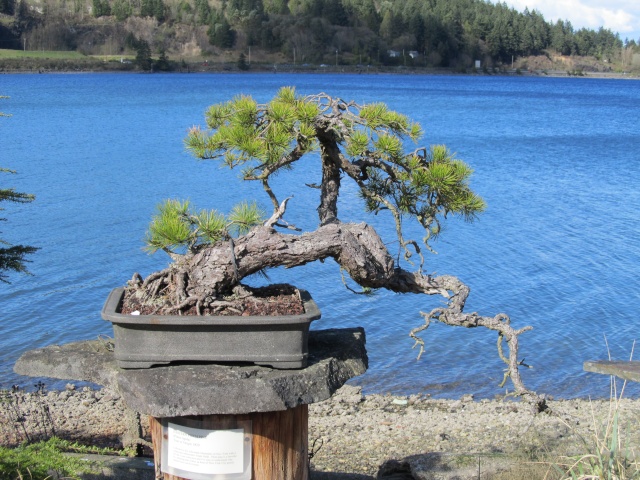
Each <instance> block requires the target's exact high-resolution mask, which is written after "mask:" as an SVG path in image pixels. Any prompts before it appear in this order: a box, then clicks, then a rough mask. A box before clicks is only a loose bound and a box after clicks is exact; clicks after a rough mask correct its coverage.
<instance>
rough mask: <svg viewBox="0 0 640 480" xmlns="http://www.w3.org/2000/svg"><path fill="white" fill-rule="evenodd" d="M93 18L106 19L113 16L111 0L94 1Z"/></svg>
mask: <svg viewBox="0 0 640 480" xmlns="http://www.w3.org/2000/svg"><path fill="white" fill-rule="evenodd" d="M92 13H93V16H94V17H96V18H98V17H105V16H108V15H111V7H110V6H109V0H93V10H92Z"/></svg>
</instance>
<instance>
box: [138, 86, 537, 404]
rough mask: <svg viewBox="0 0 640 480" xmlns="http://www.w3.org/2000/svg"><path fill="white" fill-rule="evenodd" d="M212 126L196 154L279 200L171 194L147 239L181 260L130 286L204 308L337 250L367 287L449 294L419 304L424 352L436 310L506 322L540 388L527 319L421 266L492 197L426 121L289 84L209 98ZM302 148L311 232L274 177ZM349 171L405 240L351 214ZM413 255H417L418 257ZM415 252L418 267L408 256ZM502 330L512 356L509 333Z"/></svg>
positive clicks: (467, 320)
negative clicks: (308, 161) (450, 219)
mask: <svg viewBox="0 0 640 480" xmlns="http://www.w3.org/2000/svg"><path fill="white" fill-rule="evenodd" d="M206 122H207V129H201V128H199V127H194V128H193V129H192V130H191V131H190V132H189V134H188V136H187V138H186V140H185V142H186V146H187V148H188V150H190V152H191V153H192V154H193V155H194V156H195V157H197V158H199V159H215V160H218V161H219V162H222V164H223V165H225V166H227V167H229V168H231V169H233V168H239V169H241V171H242V174H241V175H242V179H243V180H247V181H253V182H257V183H258V184H259V185H261V186H262V188H263V189H264V192H265V193H266V195H267V197H268V198H269V200H270V202H271V205H272V207H273V210H272V212H271V214H270V216H269V218H264V217H263V215H264V214H263V213H262V212H260V210H259V208H258V207H257V206H256V205H255V204H252V203H244V204H242V205H239V206H237V207H236V208H235V209H234V211H233V212H232V213H231V214H230V215H229V216H224V215H222V214H220V213H218V212H216V211H201V212H196V211H194V210H193V209H192V208H191V206H190V205H189V204H188V203H187V202H179V201H167V202H165V203H163V204H162V205H160V206H159V207H158V213H157V215H156V216H155V217H154V219H153V221H152V223H151V225H150V228H149V231H148V233H147V246H148V248H149V249H150V250H151V251H155V250H163V251H165V252H167V253H168V254H169V255H170V256H171V258H172V259H173V260H174V262H172V264H171V265H170V266H169V267H168V268H167V269H165V270H163V271H160V272H156V273H153V274H151V275H149V276H148V277H147V278H146V279H144V280H143V279H142V278H141V277H140V276H139V275H138V274H136V275H134V278H133V279H132V281H131V282H130V285H129V287H128V291H127V295H128V298H131V299H134V298H135V299H136V301H138V302H142V303H143V304H145V305H148V306H150V307H153V308H154V311H156V312H161V313H179V312H182V311H186V310H187V309H194V308H195V310H196V312H198V313H199V312H201V311H202V310H203V309H205V308H208V307H210V306H211V305H212V304H214V303H215V302H216V301H219V300H220V299H221V298H223V296H224V295H225V294H228V293H229V292H232V291H233V290H234V288H235V289H238V288H242V285H241V281H242V280H243V279H244V278H245V277H247V276H249V275H252V274H255V273H257V272H261V271H263V270H265V269H268V268H271V267H277V266H285V267H295V266H300V265H304V264H306V263H308V262H312V261H316V260H324V259H327V258H333V259H334V260H335V261H336V262H337V263H338V265H339V266H340V269H341V271H344V272H346V273H347V274H348V275H349V276H350V277H351V279H353V280H354V281H355V282H356V283H357V284H359V285H360V286H361V287H362V288H364V289H378V288H386V289H388V290H391V291H394V292H399V293H422V294H427V295H440V296H443V297H444V298H445V299H446V301H447V304H446V306H445V307H440V308H435V309H433V310H431V311H430V312H428V313H422V312H421V315H422V316H423V317H424V323H423V324H422V325H420V326H418V327H417V328H415V329H414V330H412V331H411V336H412V337H413V338H414V339H415V341H416V345H418V346H420V353H422V350H423V348H424V341H423V340H422V339H421V338H420V337H419V336H418V334H419V333H420V332H421V331H423V330H425V329H427V328H428V327H429V324H430V322H431V321H432V320H438V321H440V322H443V323H445V324H447V325H452V326H462V327H467V328H472V327H485V328H489V329H491V330H495V331H497V332H498V336H499V340H500V341H499V343H498V346H499V354H500V356H501V358H502V359H503V360H504V362H505V363H506V364H507V369H506V374H505V381H506V379H507V377H510V378H511V381H512V382H513V385H514V387H515V392H516V394H518V395H524V396H530V397H532V398H534V399H537V400H539V399H538V397H537V396H536V395H535V394H534V393H533V392H531V391H529V390H527V389H526V388H525V386H524V384H523V382H522V380H521V377H520V374H519V371H518V367H519V366H520V365H521V362H519V361H518V359H517V356H518V336H519V335H520V334H521V333H523V332H525V331H527V330H530V329H531V327H524V328H521V329H519V330H516V329H514V328H513V327H511V325H510V319H509V317H508V316H507V315H505V314H499V315H496V316H495V317H486V316H481V315H479V314H478V313H475V312H474V313H466V312H464V306H465V302H466V300H467V297H468V295H469V287H467V286H466V285H465V284H464V283H462V282H461V281H460V280H459V279H458V278H456V277H454V276H449V275H444V276H432V275H430V274H428V273H425V272H424V257H423V253H422V252H423V248H422V245H424V246H425V247H426V249H427V250H430V249H431V247H430V243H431V241H432V240H433V239H435V238H436V237H437V236H438V234H439V233H440V227H441V223H442V221H443V220H444V219H446V218H447V216H449V215H458V216H461V217H463V218H464V219H466V220H469V221H471V220H474V219H475V218H476V217H477V216H478V214H480V213H481V212H482V211H483V210H484V209H485V202H484V201H483V200H482V199H481V198H480V197H479V196H477V195H476V194H475V193H474V192H473V191H472V190H471V188H470V187H469V178H470V176H471V174H472V170H471V168H470V167H469V166H468V165H467V164H465V163H464V162H462V161H461V160H459V159H457V158H456V157H455V155H453V154H452V153H451V152H450V151H449V150H448V149H447V148H446V147H445V146H443V145H435V146H431V147H429V148H424V147H420V148H415V149H413V150H411V151H408V152H407V147H406V144H407V143H408V142H417V141H418V139H419V138H420V137H421V135H422V130H421V128H420V126H419V125H418V124H416V123H413V122H412V121H410V120H409V119H408V118H407V117H406V116H404V115H402V114H399V113H397V112H394V111H392V110H390V109H389V108H388V107H387V106H386V105H384V104H382V103H375V104H370V105H357V104H356V103H353V102H345V101H343V100H341V99H339V98H333V97H331V96H329V95H326V94H324V93H321V94H318V95H309V96H299V95H297V94H296V92H295V90H294V89H293V88H283V89H281V90H280V91H279V93H278V94H277V95H276V97H275V98H273V100H271V101H270V102H269V103H267V104H258V103H257V102H256V101H255V100H254V99H253V98H251V97H248V96H239V97H236V98H234V99H233V100H231V101H228V102H226V103H222V104H218V105H213V106H211V107H210V108H209V109H208V111H207V112H206ZM305 155H312V156H314V158H317V159H318V169H320V170H321V172H322V181H321V184H320V185H315V186H311V187H316V188H318V189H319V202H318V206H317V212H318V227H317V229H316V230H314V231H307V232H304V233H283V232H282V231H280V230H293V231H296V230H298V229H297V228H296V226H295V225H292V224H291V223H288V222H287V221H286V220H285V214H286V207H287V202H288V201H289V200H290V197H287V198H283V197H281V196H279V195H278V194H276V192H274V191H273V190H272V188H271V183H270V182H271V179H272V178H273V177H274V176H275V175H276V174H279V173H282V172H285V171H286V170H288V169H290V168H291V167H293V166H294V164H295V163H296V162H297V161H298V160H300V159H301V158H302V157H303V156H305ZM343 181H351V182H354V183H355V184H356V185H357V187H358V189H359V193H360V196H361V197H362V200H363V203H364V205H365V208H366V210H367V211H368V212H371V213H374V214H377V213H379V212H382V211H385V212H388V214H390V217H391V218H392V219H393V221H394V224H395V232H396V235H397V239H398V244H399V252H394V253H391V252H389V251H388V249H387V247H386V245H385V244H384V243H383V241H382V240H381V238H380V237H379V235H378V234H377V233H376V231H375V230H374V229H373V228H372V227H371V226H370V225H368V224H366V223H343V222H341V221H340V220H339V217H338V203H337V201H338V195H339V193H340V187H341V185H342V182H343ZM408 221H414V222H417V223H418V224H419V225H420V226H421V227H422V229H423V230H424V232H425V234H424V238H423V239H422V242H421V243H422V245H421V243H419V242H418V241H416V240H415V239H411V238H407V237H405V234H404V230H403V225H404V223H405V222H408ZM414 259H415V260H414ZM404 262H408V263H409V264H413V267H412V268H413V269H412V270H411V271H410V270H408V269H405V268H403V267H402V266H401V263H404ZM502 339H504V340H506V342H507V344H508V347H509V354H508V356H505V355H503V350H502V348H501V345H502V344H501V340H502Z"/></svg>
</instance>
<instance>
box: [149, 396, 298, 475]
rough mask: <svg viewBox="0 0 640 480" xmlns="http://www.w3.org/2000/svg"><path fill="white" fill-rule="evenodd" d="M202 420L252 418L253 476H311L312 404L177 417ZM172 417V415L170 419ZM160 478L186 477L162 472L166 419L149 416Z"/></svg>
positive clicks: (230, 422)
mask: <svg viewBox="0 0 640 480" xmlns="http://www.w3.org/2000/svg"><path fill="white" fill-rule="evenodd" d="M177 418H184V419H191V420H195V421H197V422H201V426H202V428H205V429H206V428H211V427H213V426H215V428H220V425H225V428H229V429H231V428H235V427H236V426H237V425H238V422H243V421H246V420H250V421H251V425H252V426H251V429H252V442H251V449H252V467H251V472H252V479H253V480H309V437H308V428H309V407H308V406H307V405H299V406H297V407H295V408H291V409H288V410H282V411H278V412H257V413H247V414H242V415H199V416H190V417H177ZM169 420H171V419H169ZM149 423H150V427H151V439H152V441H153V452H154V455H153V459H154V463H155V469H156V479H159V480H160V479H161V480H185V477H178V476H175V475H171V474H168V473H162V472H161V455H162V442H163V441H166V438H163V432H162V419H158V418H154V417H149Z"/></svg>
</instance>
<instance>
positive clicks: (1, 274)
mask: <svg viewBox="0 0 640 480" xmlns="http://www.w3.org/2000/svg"><path fill="white" fill-rule="evenodd" d="M0 98H7V97H2V96H0ZM7 116H8V115H6V114H4V113H2V112H0V117H7ZM0 173H16V172H14V171H13V170H9V169H6V168H0ZM33 200H35V197H34V196H33V195H31V194H29V193H21V192H16V191H15V190H14V189H13V188H0V202H13V203H28V202H32V201H33ZM0 210H4V209H3V208H0ZM6 220H7V219H6V218H0V221H6ZM0 245H1V246H0V282H4V283H9V281H8V280H7V278H8V276H7V275H6V273H5V272H8V271H13V272H19V273H29V272H28V271H27V268H26V266H25V263H26V262H28V260H26V258H25V257H26V256H27V255H30V254H32V253H34V252H35V251H36V250H38V249H37V248H36V247H30V246H28V245H12V244H11V243H9V242H7V241H5V240H4V239H2V238H0Z"/></svg>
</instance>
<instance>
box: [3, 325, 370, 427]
mask: <svg viewBox="0 0 640 480" xmlns="http://www.w3.org/2000/svg"><path fill="white" fill-rule="evenodd" d="M367 362H368V360H367V352H366V349H365V334H364V330H363V329H362V328H349V329H329V330H316V331H311V332H309V362H308V366H307V367H306V368H303V369H298V370H276V369H272V368H269V367H261V366H257V365H222V364H211V363H208V364H177V365H167V366H159V367H154V368H146V369H127V370H124V369H121V368H119V367H118V366H117V365H116V360H115V358H114V354H113V351H112V349H111V348H109V344H108V343H107V342H104V341H100V340H98V341H85V342H75V343H69V344H66V345H51V346H48V347H45V348H40V349H36V350H30V351H28V352H25V353H24V354H23V355H22V356H21V357H20V358H19V359H18V361H17V362H16V364H15V366H14V371H15V372H16V373H18V374H20V375H29V376H34V377H52V378H59V379H66V380H79V381H87V382H92V383H97V384H98V385H104V386H108V387H110V388H112V389H114V390H116V391H117V392H119V393H120V395H121V396H122V398H123V400H124V402H125V403H126V404H127V406H128V407H129V408H131V409H132V410H134V411H136V412H140V413H144V414H147V415H151V416H154V417H158V418H160V417H178V416H185V415H217V414H222V415H225V414H230V415H235V414H242V413H252V412H273V411H279V410H286V409H288V408H294V407H297V406H298V405H304V404H310V403H315V402H320V401H322V400H326V399H328V398H329V397H331V395H332V394H333V392H335V391H336V390H337V389H338V388H340V387H341V386H342V385H343V384H344V383H345V382H346V381H347V380H349V379H350V378H352V377H355V376H357V375H361V374H363V373H364V372H365V371H366V370H367Z"/></svg>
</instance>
